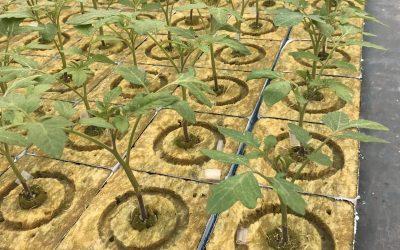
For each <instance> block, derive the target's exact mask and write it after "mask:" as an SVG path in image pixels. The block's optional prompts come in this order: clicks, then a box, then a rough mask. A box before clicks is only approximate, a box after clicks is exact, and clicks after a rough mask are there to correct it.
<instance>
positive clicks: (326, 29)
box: [316, 22, 335, 37]
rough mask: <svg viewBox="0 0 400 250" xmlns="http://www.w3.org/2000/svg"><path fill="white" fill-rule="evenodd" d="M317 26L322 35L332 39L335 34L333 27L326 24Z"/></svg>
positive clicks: (319, 23) (322, 23)
mask: <svg viewBox="0 0 400 250" xmlns="http://www.w3.org/2000/svg"><path fill="white" fill-rule="evenodd" d="M316 26H317V28H318V30H319V31H320V32H321V34H322V35H324V36H325V37H331V36H332V35H333V33H334V32H335V29H334V28H333V26H332V25H330V24H327V23H325V22H317V23H316Z"/></svg>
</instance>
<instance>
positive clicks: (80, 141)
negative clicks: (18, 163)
mask: <svg viewBox="0 0 400 250" xmlns="http://www.w3.org/2000/svg"><path fill="white" fill-rule="evenodd" d="M92 105H94V104H93V103H92ZM75 110H77V111H76V114H75V117H74V118H75V121H78V119H79V114H82V113H83V112H85V108H84V106H83V105H82V104H79V105H78V106H77V107H76V108H75ZM153 115H154V113H150V114H148V115H144V116H143V118H142V119H141V121H140V122H139V125H138V128H137V133H135V136H134V141H135V140H137V139H138V136H139V135H140V133H141V132H142V131H143V130H144V129H145V128H146V126H147V125H148V123H149V122H150V120H151V118H152V117H153ZM135 122H136V118H135V117H132V118H131V119H130V120H129V123H130V128H132V126H133V124H134V123H135ZM87 128H88V127H87V126H84V125H80V124H77V125H75V127H74V130H77V131H79V132H83V133H84V132H85V131H87V130H86V129H87ZM96 138H97V139H100V141H102V142H103V143H106V144H107V145H109V146H111V145H110V144H111V139H110V138H111V137H110V135H109V133H108V132H103V133H102V134H100V135H98V136H96ZM128 142H129V134H125V135H123V137H122V138H119V139H118V140H117V143H116V144H117V149H118V152H120V153H121V154H123V153H124V152H125V151H126V149H127V146H128ZM28 152H30V153H34V154H36V155H40V156H46V155H45V154H44V153H43V152H42V151H41V150H39V149H38V148H37V147H36V146H33V147H31V148H29V150H28ZM61 160H65V161H71V162H77V163H83V164H87V165H92V166H99V167H106V168H112V167H114V166H115V165H116V164H117V161H116V160H115V158H114V156H113V155H112V154H111V153H110V152H108V151H107V150H105V149H103V148H101V147H99V146H97V145H96V144H94V143H92V142H89V141H88V140H86V139H84V138H81V137H79V136H77V135H75V134H70V135H69V137H68V140H67V142H66V145H65V148H64V152H63V155H62V156H61Z"/></svg>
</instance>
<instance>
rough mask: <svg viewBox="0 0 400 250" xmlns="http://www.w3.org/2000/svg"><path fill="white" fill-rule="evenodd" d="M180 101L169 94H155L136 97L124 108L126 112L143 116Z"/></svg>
mask: <svg viewBox="0 0 400 250" xmlns="http://www.w3.org/2000/svg"><path fill="white" fill-rule="evenodd" d="M178 101H180V99H179V98H178V97H176V96H173V95H171V93H169V92H155V93H149V94H139V95H136V96H135V97H134V98H133V99H132V100H131V101H130V102H129V103H128V104H127V105H126V106H125V109H126V111H127V112H131V113H134V114H136V115H141V114H145V113H147V112H149V111H152V110H154V109H156V108H164V107H168V106H170V105H173V104H174V103H176V102H178Z"/></svg>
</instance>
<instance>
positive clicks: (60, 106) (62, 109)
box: [54, 101, 75, 119]
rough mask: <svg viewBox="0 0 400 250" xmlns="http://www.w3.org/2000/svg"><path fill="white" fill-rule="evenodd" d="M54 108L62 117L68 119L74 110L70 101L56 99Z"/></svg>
mask: <svg viewBox="0 0 400 250" xmlns="http://www.w3.org/2000/svg"><path fill="white" fill-rule="evenodd" d="M54 109H55V110H56V111H57V112H58V113H59V114H60V115H61V116H63V117H65V118H67V119H69V118H71V117H72V115H73V114H74V113H75V110H74V108H73V106H72V104H71V103H69V102H63V101H56V102H54Z"/></svg>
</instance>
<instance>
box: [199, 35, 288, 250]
mask: <svg viewBox="0 0 400 250" xmlns="http://www.w3.org/2000/svg"><path fill="white" fill-rule="evenodd" d="M291 31H292V28H289V29H288V31H287V32H286V35H285V37H284V38H283V40H282V42H281V46H280V47H279V50H278V53H277V54H276V55H275V59H274V62H273V63H272V67H271V69H272V70H274V69H275V67H276V65H277V63H278V60H279V58H280V55H281V53H282V50H283V48H284V47H285V45H286V44H287V42H288V41H289V36H290V33H291ZM270 82H271V80H270V79H267V80H266V81H265V83H264V86H263V88H262V89H261V92H260V95H259V97H258V100H257V103H256V105H255V107H254V109H253V112H252V113H251V115H250V117H249V121H248V123H247V125H246V129H245V131H247V132H251V131H253V128H254V125H255V124H256V122H257V121H258V120H259V119H260V117H259V114H258V113H259V111H260V107H261V104H262V101H263V95H262V93H263V92H264V90H265V88H266V87H267V86H268V85H269V84H270ZM245 148H246V144H244V143H240V145H239V148H238V150H237V152H236V154H237V155H243V154H244V150H245ZM238 167H239V165H238V164H232V165H231V168H230V170H229V173H228V174H227V176H226V177H225V179H226V178H228V177H231V176H234V175H235V174H236V171H237V169H238ZM218 217H219V214H212V215H211V216H210V218H209V219H208V222H207V225H206V228H205V230H204V231H203V235H202V236H201V239H200V242H199V244H198V246H197V250H205V249H206V246H207V243H208V241H209V239H210V236H211V234H212V232H213V231H214V228H215V225H216V224H217V221H218Z"/></svg>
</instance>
